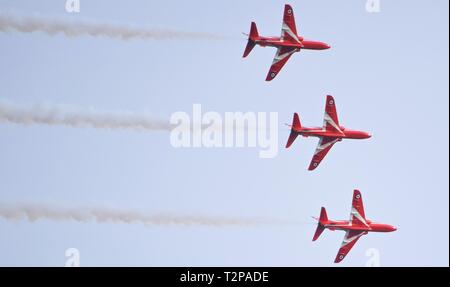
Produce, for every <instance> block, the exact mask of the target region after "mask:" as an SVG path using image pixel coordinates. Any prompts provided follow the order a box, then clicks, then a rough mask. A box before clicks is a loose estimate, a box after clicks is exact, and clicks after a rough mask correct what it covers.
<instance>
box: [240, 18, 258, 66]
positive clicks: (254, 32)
mask: <svg viewBox="0 0 450 287" xmlns="http://www.w3.org/2000/svg"><path fill="white" fill-rule="evenodd" d="M258 38H259V34H258V28H257V27H256V23H255V22H252V25H251V27H250V34H249V35H248V42H247V46H246V47H245V51H244V56H243V57H244V58H245V57H247V56H248V55H249V54H250V52H251V51H252V50H253V48H255V45H256V40H257V39H258Z"/></svg>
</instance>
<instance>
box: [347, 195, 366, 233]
mask: <svg viewBox="0 0 450 287" xmlns="http://www.w3.org/2000/svg"><path fill="white" fill-rule="evenodd" d="M350 223H351V224H356V225H362V226H366V227H369V224H368V223H367V221H366V214H365V213H364V204H363V200H362V196H361V192H359V190H354V191H353V201H352V210H351V212H350Z"/></svg>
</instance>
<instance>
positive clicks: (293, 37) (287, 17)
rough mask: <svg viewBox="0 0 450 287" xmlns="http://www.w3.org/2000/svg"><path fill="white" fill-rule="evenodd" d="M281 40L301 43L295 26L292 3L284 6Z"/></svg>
mask: <svg viewBox="0 0 450 287" xmlns="http://www.w3.org/2000/svg"><path fill="white" fill-rule="evenodd" d="M281 40H282V41H289V42H293V43H298V44H300V43H301V42H300V39H299V38H298V34H297V27H296V26H295V16H294V10H293V9H292V7H291V6H290V5H286V6H285V7H284V16H283V24H282V26H281Z"/></svg>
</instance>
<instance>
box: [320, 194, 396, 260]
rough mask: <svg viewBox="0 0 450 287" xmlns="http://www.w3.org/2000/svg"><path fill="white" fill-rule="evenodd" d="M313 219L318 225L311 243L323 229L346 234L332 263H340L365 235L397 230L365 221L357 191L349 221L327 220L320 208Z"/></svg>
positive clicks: (360, 198) (323, 210)
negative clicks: (317, 214) (341, 231)
mask: <svg viewBox="0 0 450 287" xmlns="http://www.w3.org/2000/svg"><path fill="white" fill-rule="evenodd" d="M314 219H316V220H318V222H319V224H318V226H317V229H316V233H315V234H314V237H313V241H316V240H317V239H318V238H319V236H320V235H321V234H322V232H323V231H324V230H325V228H327V229H329V230H331V231H335V230H344V231H345V232H346V233H345V237H344V241H343V242H342V245H341V248H340V249H339V252H338V254H337V255H336V259H335V260H334V263H339V262H341V261H342V260H343V259H344V258H345V256H346V255H347V254H348V253H349V252H350V250H351V249H352V247H353V246H354V245H355V243H356V241H358V239H359V238H360V237H361V236H363V235H366V234H367V233H369V232H392V231H396V230H397V228H395V227H394V226H392V225H388V224H382V223H374V222H372V221H370V220H368V219H366V215H365V214H364V205H363V200H362V196H361V193H360V192H359V191H358V190H355V191H354V192H353V202H352V210H351V212H350V220H349V221H347V220H339V221H333V220H328V216H327V212H326V210H325V208H324V207H322V209H321V211H320V217H319V218H316V217H314Z"/></svg>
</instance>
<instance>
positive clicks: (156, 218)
mask: <svg viewBox="0 0 450 287" xmlns="http://www.w3.org/2000/svg"><path fill="white" fill-rule="evenodd" d="M0 218H4V219H6V220H10V221H20V220H27V221H29V222H35V221H37V220H52V221H75V222H80V223H88V222H97V223H121V224H134V223H140V224H144V225H163V226H166V225H185V226H194V225H198V226H215V227H224V226H261V225H273V224H277V225H283V224H288V222H287V221H281V220H270V219H242V218H223V217H206V216H174V215H168V214H157V215H146V214H142V213H138V212H134V211H123V210H122V211H120V210H113V209H105V208H90V209H63V208H55V207H49V206H43V205H35V204H33V205H17V206H7V205H4V204H1V203H0Z"/></svg>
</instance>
